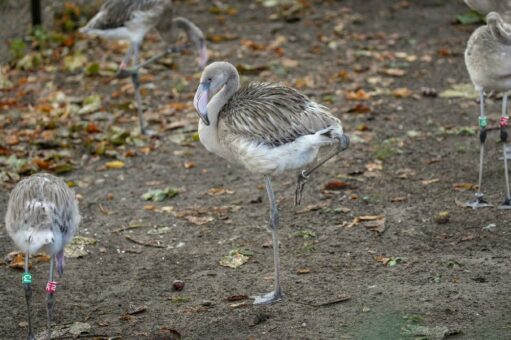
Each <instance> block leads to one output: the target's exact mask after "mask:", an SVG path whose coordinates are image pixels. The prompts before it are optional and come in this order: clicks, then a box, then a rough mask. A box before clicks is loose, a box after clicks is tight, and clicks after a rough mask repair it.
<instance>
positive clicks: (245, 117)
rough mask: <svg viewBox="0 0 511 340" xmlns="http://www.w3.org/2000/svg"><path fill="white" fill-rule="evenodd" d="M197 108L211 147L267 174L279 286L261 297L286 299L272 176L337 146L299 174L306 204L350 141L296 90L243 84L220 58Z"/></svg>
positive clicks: (206, 76) (260, 300)
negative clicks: (309, 189) (315, 176)
mask: <svg viewBox="0 0 511 340" xmlns="http://www.w3.org/2000/svg"><path fill="white" fill-rule="evenodd" d="M194 106H195V109H196V110H197V112H198V114H199V116H200V121H199V137H200V141H201V143H202V144H203V145H204V146H205V148H206V149H207V150H208V151H210V152H212V153H215V154H217V155H218V156H220V157H222V158H224V159H226V160H228V161H230V162H235V163H239V164H241V165H243V166H245V167H246V168H247V169H248V170H249V171H251V172H253V173H257V174H261V175H263V176H264V180H265V184H266V190H267V193H268V199H269V202H270V223H269V226H270V229H271V232H272V239H273V256H274V265H275V289H274V291H273V292H271V293H267V294H264V295H261V296H257V297H256V298H255V301H254V304H266V303H271V302H274V301H278V300H280V299H281V298H282V291H281V287H280V262H279V242H278V238H277V229H278V226H279V215H278V209H277V205H276V201H275V196H274V193H273V189H272V185H271V178H270V177H271V176H272V175H277V174H280V173H283V172H285V171H288V170H295V169H300V168H303V167H305V166H307V165H309V164H311V163H312V162H313V161H314V159H315V158H316V156H317V154H318V151H319V149H320V148H321V147H322V146H332V145H337V149H336V150H335V152H334V153H333V154H332V155H330V156H329V157H327V158H326V159H325V160H323V161H321V162H319V163H318V164H317V165H316V166H314V167H313V168H312V169H310V170H308V171H302V172H301V173H300V175H299V176H298V186H297V189H296V194H295V204H300V201H301V195H302V190H303V185H304V184H305V181H306V180H307V179H308V177H309V175H310V174H311V173H312V172H313V171H314V170H315V169H317V168H318V167H319V166H320V165H322V164H323V163H324V162H326V161H327V160H328V159H330V158H332V157H333V156H335V155H336V154H338V153H339V152H340V151H342V150H345V149H346V148H347V147H348V145H349V138H348V136H346V135H345V134H344V133H343V129H342V125H341V122H340V120H339V119H337V118H335V117H334V116H333V115H332V114H331V113H330V112H329V111H328V109H327V108H326V107H324V106H322V105H319V104H317V103H315V102H313V101H312V100H310V99H308V98H307V97H306V96H304V95H303V94H301V93H300V92H298V91H296V90H295V89H292V88H289V87H285V86H282V85H277V84H268V83H252V84H249V85H248V86H245V87H241V88H240V78H239V74H238V71H237V70H236V68H235V67H234V66H233V65H231V64H229V63H227V62H215V63H212V64H210V65H209V66H207V67H206V68H205V70H204V72H203V73H202V76H201V79H200V84H199V87H198V89H197V92H196V93H195V98H194Z"/></svg>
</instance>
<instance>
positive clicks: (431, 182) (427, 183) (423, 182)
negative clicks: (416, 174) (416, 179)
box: [421, 178, 440, 185]
mask: <svg viewBox="0 0 511 340" xmlns="http://www.w3.org/2000/svg"><path fill="white" fill-rule="evenodd" d="M437 182H440V179H439V178H433V179H425V180H422V181H421V183H422V184H424V185H430V184H433V183H437Z"/></svg>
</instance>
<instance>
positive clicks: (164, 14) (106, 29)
mask: <svg viewBox="0 0 511 340" xmlns="http://www.w3.org/2000/svg"><path fill="white" fill-rule="evenodd" d="M153 28H156V30H157V31H158V32H159V34H160V35H161V36H162V37H163V38H164V40H165V41H166V43H167V44H168V45H169V46H170V45H171V44H172V43H173V42H174V40H175V35H176V34H175V32H176V30H177V29H181V30H183V31H184V32H185V33H186V35H187V37H188V40H189V42H190V43H191V44H192V45H193V46H195V48H197V50H198V55H199V57H198V62H199V66H200V68H201V69H202V68H204V66H205V65H206V63H207V61H208V50H207V48H206V43H205V38H204V34H203V33H202V31H201V30H200V29H199V28H198V27H197V26H196V25H195V24H193V23H192V22H191V21H190V20H188V19H186V18H181V17H179V18H175V19H172V1H171V0H106V1H105V3H104V4H103V6H101V9H100V10H99V12H98V13H97V14H96V15H95V16H94V17H93V18H92V19H91V20H90V21H89V22H88V23H87V25H85V26H84V27H82V28H80V32H82V33H84V34H88V35H91V36H101V37H104V38H108V39H116V40H129V41H130V43H131V44H130V47H129V49H128V52H127V53H126V55H125V56H124V58H123V60H122V62H121V64H120V66H119V76H124V75H131V79H132V82H133V86H134V88H135V101H136V104H137V111H138V116H139V124H140V131H141V133H142V134H145V128H144V120H143V112H142V98H141V95H140V77H139V74H138V70H139V69H140V67H142V66H146V65H148V64H150V63H152V62H154V61H155V60H157V59H159V58H161V57H163V56H165V55H166V54H168V53H172V52H179V51H180V50H181V49H182V47H181V48H180V47H177V48H176V47H169V48H168V49H166V50H165V51H164V52H163V53H161V54H159V55H156V56H154V57H152V58H150V59H149V60H147V61H146V62H144V63H143V64H139V52H140V46H141V44H142V41H143V39H144V37H145V35H146V34H147V33H148V32H149V31H150V30H151V29H153ZM186 47H187V46H186ZM131 59H133V66H134V67H132V68H131V69H130V70H129V71H127V67H128V65H129V64H130V62H131Z"/></svg>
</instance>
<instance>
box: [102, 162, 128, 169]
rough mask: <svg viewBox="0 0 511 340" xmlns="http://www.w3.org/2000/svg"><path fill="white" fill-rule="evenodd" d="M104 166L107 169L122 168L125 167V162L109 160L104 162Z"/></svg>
mask: <svg viewBox="0 0 511 340" xmlns="http://www.w3.org/2000/svg"><path fill="white" fill-rule="evenodd" d="M105 166H106V168H107V169H122V168H124V167H125V164H124V162H122V161H111V162H106V163H105Z"/></svg>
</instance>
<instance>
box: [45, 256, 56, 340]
mask: <svg viewBox="0 0 511 340" xmlns="http://www.w3.org/2000/svg"><path fill="white" fill-rule="evenodd" d="M55 257H56V255H55V256H52V257H51V259H50V276H49V278H48V283H47V284H46V294H47V295H46V316H47V318H46V326H47V329H48V339H51V320H52V316H53V306H54V305H55V297H54V295H55V291H56V289H57V282H55V281H53V277H54V275H53V271H54V264H55Z"/></svg>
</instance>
